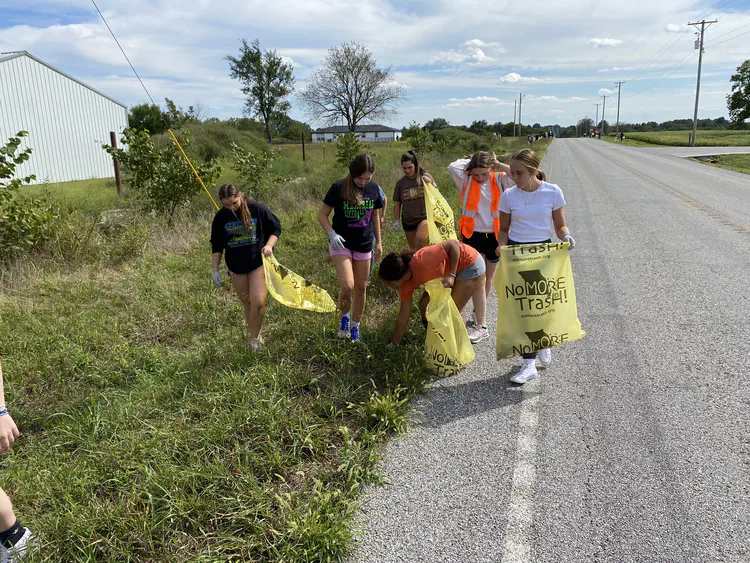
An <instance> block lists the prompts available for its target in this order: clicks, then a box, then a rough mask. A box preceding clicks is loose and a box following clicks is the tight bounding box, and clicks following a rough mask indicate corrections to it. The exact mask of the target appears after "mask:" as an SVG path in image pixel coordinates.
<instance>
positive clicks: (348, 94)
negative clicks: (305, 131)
mask: <svg viewBox="0 0 750 563" xmlns="http://www.w3.org/2000/svg"><path fill="white" fill-rule="evenodd" d="M405 98H406V94H405V91H404V88H403V87H402V86H400V85H399V84H397V83H396V82H395V81H394V80H393V72H392V71H391V68H390V67H388V68H383V69H381V68H378V67H377V63H376V61H375V58H374V57H373V55H372V53H371V52H370V51H369V49H367V47H365V46H363V45H359V44H358V43H354V42H352V43H344V44H343V45H341V47H332V48H331V49H329V50H328V53H327V54H326V56H325V59H324V60H323V66H322V68H320V69H318V70H317V71H315V73H313V75H312V76H311V77H310V81H309V83H308V85H307V87H306V88H305V89H304V90H303V91H302V93H301V94H300V96H299V100H300V102H301V103H302V105H303V106H304V107H305V110H306V112H307V113H308V115H309V116H310V117H311V118H312V119H313V121H321V122H323V123H325V124H326V125H334V124H336V123H338V121H339V120H340V119H341V118H343V119H345V120H346V125H347V128H348V129H349V131H350V132H352V133H354V132H356V128H357V124H358V123H360V122H362V121H365V120H368V121H374V120H376V119H384V118H388V117H392V116H394V115H395V114H396V106H397V105H398V104H399V103H400V102H402V101H403V100H404V99H405Z"/></svg>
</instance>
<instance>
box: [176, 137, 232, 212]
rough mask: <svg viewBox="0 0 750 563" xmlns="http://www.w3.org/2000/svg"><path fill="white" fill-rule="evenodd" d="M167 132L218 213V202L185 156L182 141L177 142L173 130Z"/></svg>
mask: <svg viewBox="0 0 750 563" xmlns="http://www.w3.org/2000/svg"><path fill="white" fill-rule="evenodd" d="M167 131H168V132H169V134H170V135H172V139H173V140H174V142H175V144H176V145H177V148H178V149H180V152H181V153H182V156H183V157H185V161H186V162H187V163H188V166H190V170H192V171H193V174H195V177H196V178H198V181H199V182H200V184H201V187H202V188H203V191H205V192H206V195H207V196H208V197H209V199H210V200H211V203H213V204H214V207H215V208H216V211H218V210H219V206H218V205H216V202H215V201H214V198H213V197H212V196H211V192H209V191H208V189H206V184H204V183H203V180H201V177H200V176H199V175H198V172H197V171H196V170H195V168H194V167H193V163H192V162H190V159H189V158H188V156H187V155H186V154H185V151H184V150H182V145H181V144H180V141H178V140H177V137H175V136H174V133H172V130H171V129H167Z"/></svg>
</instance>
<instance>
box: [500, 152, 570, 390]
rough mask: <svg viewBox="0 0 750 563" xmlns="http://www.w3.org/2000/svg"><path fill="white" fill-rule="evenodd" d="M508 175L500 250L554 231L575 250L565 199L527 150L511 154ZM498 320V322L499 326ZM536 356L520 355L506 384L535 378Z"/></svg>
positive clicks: (545, 358) (545, 354)
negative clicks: (510, 184)
mask: <svg viewBox="0 0 750 563" xmlns="http://www.w3.org/2000/svg"><path fill="white" fill-rule="evenodd" d="M510 173H511V176H512V177H513V180H514V181H515V184H516V185H515V187H513V188H511V189H509V190H507V191H506V192H505V193H504V194H503V197H502V198H501V199H500V235H499V237H498V239H499V245H498V248H497V251H496V252H497V255H498V256H500V247H502V246H505V245H508V246H515V245H519V244H540V243H547V242H551V239H550V233H551V232H552V229H553V228H554V230H555V233H556V234H557V237H558V238H559V239H560V240H561V241H563V242H567V243H569V244H570V250H572V249H573V248H575V245H576V241H575V240H574V239H573V237H572V236H571V235H570V230H569V229H568V227H567V225H566V224H565V198H564V197H563V193H562V190H561V189H560V188H559V187H558V186H556V185H555V184H549V183H547V181H546V177H545V175H544V172H542V171H541V170H539V158H538V157H537V155H536V153H535V152H534V151H532V150H530V149H521V150H520V151H518V152H517V153H515V154H514V155H513V157H512V159H511V163H510ZM499 320H500V319H498V322H499ZM536 358H537V354H536V353H533V354H524V355H523V366H522V367H521V369H520V370H519V371H518V373H516V374H515V375H514V376H513V377H511V378H510V380H511V381H512V382H513V383H521V384H523V383H526V382H527V381H531V380H532V379H534V378H535V377H536V376H537V370H536ZM539 362H540V364H541V366H542V367H545V368H546V367H548V366H549V365H550V364H551V363H552V351H551V350H550V349H549V348H545V349H544V350H541V351H540V352H539Z"/></svg>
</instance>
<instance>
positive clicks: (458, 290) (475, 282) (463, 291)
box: [451, 274, 484, 319]
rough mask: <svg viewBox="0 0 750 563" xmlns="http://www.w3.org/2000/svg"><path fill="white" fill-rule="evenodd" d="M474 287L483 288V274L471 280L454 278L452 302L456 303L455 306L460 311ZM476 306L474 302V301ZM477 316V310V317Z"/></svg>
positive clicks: (469, 297)
mask: <svg viewBox="0 0 750 563" xmlns="http://www.w3.org/2000/svg"><path fill="white" fill-rule="evenodd" d="M476 288H480V289H483V288H484V274H482V275H481V276H479V277H477V278H474V279H471V280H456V281H455V283H454V284H453V289H452V290H451V297H453V302H454V303H455V304H456V308H457V309H458V310H459V312H461V311H462V310H463V308H464V307H465V306H466V303H468V301H469V299H471V296H472V294H473V293H474V291H475V290H476ZM474 305H475V306H476V303H474ZM478 318H479V311H477V319H478Z"/></svg>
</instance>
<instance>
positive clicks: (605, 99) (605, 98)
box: [599, 96, 609, 137]
mask: <svg viewBox="0 0 750 563" xmlns="http://www.w3.org/2000/svg"><path fill="white" fill-rule="evenodd" d="M608 97H609V96H602V98H604V101H603V102H602V128H601V129H599V131H600V135H601V134H603V135H604V136H605V137H606V135H607V131H606V129H605V128H604V122H605V121H606V118H605V117H604V110H605V109H607V98H608Z"/></svg>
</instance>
